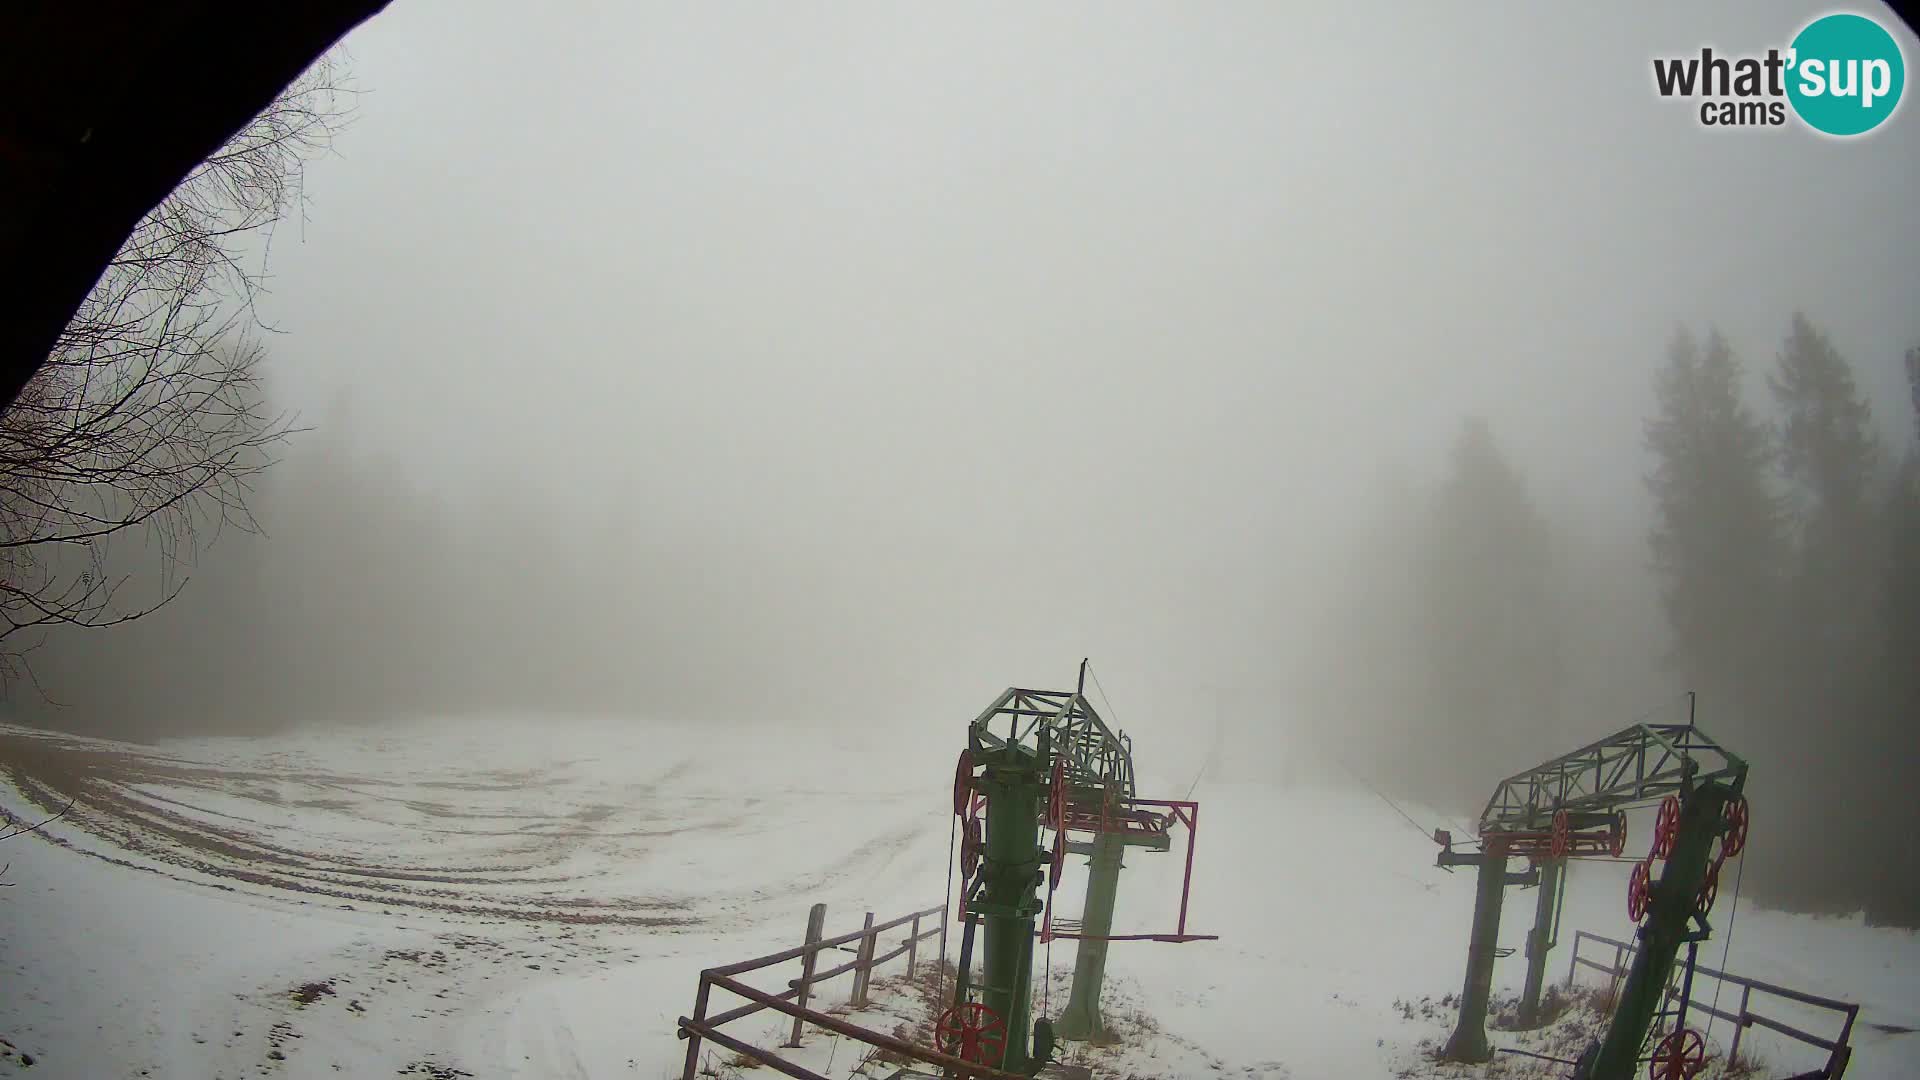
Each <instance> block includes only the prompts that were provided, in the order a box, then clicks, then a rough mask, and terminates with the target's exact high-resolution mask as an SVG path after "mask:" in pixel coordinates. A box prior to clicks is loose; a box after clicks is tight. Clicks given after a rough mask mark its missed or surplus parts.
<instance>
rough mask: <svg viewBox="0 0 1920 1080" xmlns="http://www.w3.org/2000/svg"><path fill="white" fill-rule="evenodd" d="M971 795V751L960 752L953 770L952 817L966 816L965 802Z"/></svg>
mask: <svg viewBox="0 0 1920 1080" xmlns="http://www.w3.org/2000/svg"><path fill="white" fill-rule="evenodd" d="M972 795H973V751H971V750H962V751H960V764H959V765H958V766H956V767H955V768H954V770H953V816H954V817H966V816H967V800H968V798H969V797H970V796H972Z"/></svg>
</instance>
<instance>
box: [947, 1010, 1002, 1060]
mask: <svg viewBox="0 0 1920 1080" xmlns="http://www.w3.org/2000/svg"><path fill="white" fill-rule="evenodd" d="M933 1043H934V1045H935V1046H937V1047H939V1048H940V1052H941V1053H943V1054H951V1055H953V1056H954V1057H957V1058H959V1059H960V1060H962V1061H971V1062H973V1063H974V1064H975V1065H998V1064H1000V1060H1001V1057H1002V1056H1003V1055H1004V1054H1005V1053H1006V1050H1007V1022H1006V1021H1005V1020H1002V1019H1001V1018H1000V1014H999V1013H996V1012H994V1011H993V1010H992V1009H989V1008H987V1007H986V1006H985V1005H982V1004H980V1003H979V1002H977V1001H969V1002H967V1003H966V1004H964V1005H955V1006H953V1007H951V1008H949V1009H948V1010H947V1011H946V1012H943V1013H941V1014H940V1018H939V1019H938V1020H935V1021H934V1022H933Z"/></svg>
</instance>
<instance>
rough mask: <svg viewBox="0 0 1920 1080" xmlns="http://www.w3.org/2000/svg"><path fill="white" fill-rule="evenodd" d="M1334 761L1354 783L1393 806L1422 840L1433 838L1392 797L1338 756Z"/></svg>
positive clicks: (1427, 830) (1431, 833)
mask: <svg viewBox="0 0 1920 1080" xmlns="http://www.w3.org/2000/svg"><path fill="white" fill-rule="evenodd" d="M1335 761H1336V763H1338V764H1339V766H1340V768H1341V769H1342V770H1343V771H1345V772H1346V774H1347V775H1348V776H1351V777H1353V779H1354V782H1355V783H1357V784H1359V785H1360V786H1361V787H1363V788H1366V789H1367V790H1368V791H1371V792H1373V794H1374V795H1375V796H1376V797H1377V798H1379V800H1380V801H1381V802H1383V803H1386V804H1387V805H1388V806H1391V807H1393V812H1394V813H1396V814H1399V815H1400V816H1401V818H1403V819H1405V821H1406V823H1407V824H1408V825H1411V826H1413V831H1414V832H1417V833H1419V834H1420V837H1421V839H1423V840H1432V839H1433V832H1432V830H1430V829H1428V828H1426V827H1425V826H1423V825H1421V824H1420V823H1419V822H1417V821H1415V820H1413V816H1412V815H1410V814H1408V813H1407V812H1406V811H1405V810H1402V809H1400V804H1399V803H1397V802H1394V801H1393V800H1392V799H1389V798H1387V796H1386V794H1385V793H1384V792H1382V791H1381V790H1380V789H1379V788H1377V787H1374V786H1373V785H1372V784H1370V783H1368V782H1367V781H1366V780H1365V779H1364V778H1363V777H1361V775H1360V774H1359V773H1358V772H1355V771H1354V769H1353V766H1351V765H1348V764H1347V763H1346V762H1345V761H1341V760H1340V759H1338V758H1336V759H1335Z"/></svg>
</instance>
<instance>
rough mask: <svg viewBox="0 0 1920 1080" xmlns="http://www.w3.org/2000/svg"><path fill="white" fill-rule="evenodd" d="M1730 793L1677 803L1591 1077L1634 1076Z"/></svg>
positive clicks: (1703, 791) (1708, 790) (1707, 790)
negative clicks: (1675, 826)
mask: <svg viewBox="0 0 1920 1080" xmlns="http://www.w3.org/2000/svg"><path fill="white" fill-rule="evenodd" d="M1732 795H1733V792H1732V791H1731V790H1730V789H1729V788H1727V787H1726V786H1724V785H1722V784H1720V783H1718V782H1709V783H1706V784H1702V785H1701V786H1700V787H1699V788H1698V789H1697V790H1695V791H1694V793H1693V794H1692V796H1691V797H1688V798H1685V799H1684V800H1683V801H1682V803H1681V807H1680V832H1679V836H1678V837H1677V838H1676V839H1675V840H1674V844H1673V854H1672V855H1670V856H1668V857H1667V863H1666V866H1665V867H1664V868H1663V869H1662V870H1661V872H1660V880H1659V881H1657V882H1655V883H1654V886H1653V895H1652V896H1651V897H1650V898H1649V899H1648V902H1647V921H1646V924H1645V925H1643V926H1642V927H1641V928H1640V948H1639V950H1638V951H1637V952H1635V953H1634V957H1633V966H1632V967H1631V968H1629V969H1628V971H1627V981H1626V983H1625V984H1624V985H1622V986H1621V988H1620V1004H1619V1006H1618V1007H1617V1008H1615V1010H1614V1013H1613V1022H1612V1023H1611V1024H1610V1025H1608V1027H1607V1036H1606V1038H1605V1039H1603V1040H1601V1043H1600V1054H1599V1056H1598V1057H1597V1058H1595V1059H1594V1063H1593V1071H1592V1072H1591V1073H1589V1074H1588V1075H1589V1076H1591V1077H1592V1078H1593V1080H1628V1078H1629V1077H1632V1076H1634V1075H1635V1073H1636V1071H1637V1067H1638V1063H1639V1058H1640V1047H1641V1044H1643V1043H1645V1042H1646V1041H1647V1031H1648V1029H1650V1028H1651V1027H1652V1026H1653V1018H1654V1014H1655V1013H1657V1012H1659V1010H1660V997H1661V993H1662V990H1663V988H1664V987H1665V986H1666V985H1667V981H1668V980H1669V979H1670V978H1672V976H1673V965H1674V960H1675V958H1676V957H1677V956H1678V954H1679V952H1680V946H1681V945H1682V944H1684V943H1685V942H1686V941H1687V940H1688V939H1689V938H1690V937H1691V936H1692V935H1691V934H1689V932H1688V929H1687V924H1688V923H1689V922H1690V921H1691V920H1692V916H1693V909H1694V905H1695V903H1696V902H1697V898H1698V896H1699V894H1700V885H1701V883H1702V882H1703V881H1705V880H1706V876H1707V854H1708V852H1709V851H1711V850H1712V848H1713V838H1714V837H1715V836H1716V835H1718V834H1719V832H1720V828H1721V824H1720V816H1721V814H1722V812H1723V808H1724V807H1725V806H1726V803H1727V799H1728V798H1730V797H1731V796H1732Z"/></svg>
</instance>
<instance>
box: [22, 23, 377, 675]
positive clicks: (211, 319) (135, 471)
mask: <svg viewBox="0 0 1920 1080" xmlns="http://www.w3.org/2000/svg"><path fill="white" fill-rule="evenodd" d="M347 97H348V91H346V90H344V89H343V88H342V87H341V85H340V81H339V79H338V77H337V74H336V69H335V67H334V66H333V64H332V62H331V61H330V60H328V59H324V58H323V59H322V60H321V61H320V62H319V63H318V64H316V65H314V67H313V68H311V69H309V70H308V71H307V73H306V74H305V75H303V76H302V77H301V78H300V79H299V80H297V81H296V82H295V83H294V84H293V85H292V86H290V87H288V88H287V89H286V91H284V92H283V93H282V94H281V95H280V97H279V98H277V99H276V100H275V101H274V102H273V104H272V105H270V106H268V108H267V109H266V110H265V111H263V112H262V113H261V114H260V115H259V116H257V117H255V118H254V120H253V122H252V123H250V124H249V125H247V126H246V127H245V128H243V129H242V130H241V131H240V132H239V133H238V134H237V135H235V136H234V138H233V139H232V140H231V141H229V142H228V144H227V145H226V146H225V147H223V148H222V149H221V150H220V152H219V153H217V154H215V155H214V156H213V157H211V158H209V159H207V160H206V161H205V162H204V163H202V164H201V165H200V167H199V168H197V169H195V170H194V171H193V172H192V173H191V174H189V175H188V177H187V179H186V181H185V182H184V183H183V184H181V186H180V187H179V188H177V189H176V190H175V191H174V192H173V194H172V195H170V196H168V198H167V199H166V200H165V201H163V202H162V203H161V204H160V205H159V206H157V207H155V208H154V210H153V211H152V212H151V213H149V214H148V215H147V216H146V217H145V218H144V219H142V221H141V222H140V224H139V226H138V227H137V228H136V229H135V230H134V232H133V234H132V235H131V236H130V237H129V238H128V239H127V242H126V244H125V245H124V246H123V247H122V248H121V250H120V252H119V254H118V255H117V256H116V257H115V258H114V260H113V261H112V262H111V263H110V264H109V266H108V268H107V271H106V273H105V274H103V275H102V276H101V278H100V280H99V281H98V282H97V283H96V284H95V286H94V288H93V291H92V292H91V293H90V294H89V296H88V298H87V302H86V303H85V304H84V305H83V306H82V307H81V309H80V311H79V312H78V313H77V314H76V315H75V317H74V319H73V320H72V322H71V323H69V324H68V326H67V327H66V329H65V331H64V332H63V333H62V334H61V335H60V338H59V341H58V343H57V345H56V347H55V349H54V351H53V353H52V354H51V355H49V357H48V358H47V362H46V364H45V365H44V366H43V367H42V368H41V369H40V371H39V373H38V374H37V375H35V376H34V378H33V379H32V380H31V381H30V382H29V383H28V384H27V386H26V388H25V390H23V391H22V393H21V394H20V396H19V397H18V398H17V399H16V400H15V402H14V404H13V405H12V406H11V407H10V408H8V409H7V410H6V412H5V414H4V415H0V689H5V690H7V691H10V690H11V688H12V687H13V686H14V685H15V684H16V683H18V682H19V681H20V680H22V679H23V678H24V679H26V680H27V681H28V682H30V683H31V684H32V685H34V686H36V687H37V686H38V683H37V681H34V680H33V678H32V671H31V668H30V666H29V665H28V664H27V656H28V655H29V654H30V653H31V652H32V651H33V648H34V647H36V646H37V644H38V643H39V642H40V641H41V640H44V638H43V635H44V633H45V632H46V631H47V630H49V629H51V628H53V627H58V626H70V627H84V628H101V627H109V626H117V625H120V624H122V623H126V622H130V621H132V620H134V619H138V618H141V617H142V616H145V615H148V614H151V613H152V612H154V611H156V610H158V609H159V608H161V607H163V606H164V605H166V604H167V603H169V602H171V601H172V600H173V599H174V598H175V597H177V596H178V595H179V594H180V590H181V589H182V588H183V587H184V586H185V584H186V579H185V577H182V576H178V575H177V573H176V570H177V567H178V566H179V565H180V563H181V560H182V559H185V558H189V557H190V556H191V555H192V554H193V553H194V552H195V550H196V549H197V546H198V544H199V542H200V540H201V539H202V538H203V537H204V536H205V535H206V534H207V533H208V532H209V530H218V529H220V528H223V527H227V526H232V527H235V528H239V529H242V530H245V531H256V530H257V529H258V524H257V523H256V522H255V521H254V519H253V516H252V514H251V513H250V512H249V511H248V508H247V500H248V496H249V495H250V494H251V493H252V490H253V488H252V480H253V478H254V477H255V475H256V474H258V473H259V472H260V471H262V470H263V469H266V468H268V467H269V466H271V465H272V464H274V461H275V457H274V450H275V448H276V447H277V446H278V445H279V444H281V443H282V442H283V441H284V440H285V439H286V437H287V436H288V435H289V434H291V433H292V432H293V431H294V430H295V429H294V427H293V426H292V422H291V418H290V417H289V416H287V415H286V414H284V413H274V412H271V411H270V410H269V409H267V408H266V406H265V403H264V394H263V392H262V388H261V384H260V377H259V371H260V366H261V361H262V359H263V357H264V355H265V351H264V349H263V348H262V346H261V345H260V343H259V340H258V339H257V337H256V336H255V333H254V332H255V331H257V330H263V329H267V328H266V327H265V325H264V323H263V322H262V321H261V319H260V318H259V316H258V314H257V312H256V310H255V300H256V299H257V297H258V295H259V294H260V292H261V290H262V288H263V280H264V279H263V275H264V271H263V270H262V269H261V268H260V267H258V266H257V265H254V264H253V263H252V262H250V260H251V259H257V258H260V257H263V254H262V253H263V252H264V250H265V248H266V246H267V241H268V240H269V238H270V236H271V232H272V229H273V227H274V225H275V224H276V223H277V222H279V221H281V220H283V219H284V218H285V217H286V216H287V215H288V214H289V213H290V212H292V211H294V210H295V209H296V208H297V207H298V206H299V205H300V203H301V195H300V191H299V186H298V181H299V176H300V172H299V170H300V165H301V162H302V161H303V160H305V159H306V158H308V157H311V156H313V155H315V154H317V153H319V152H320V151H322V150H324V149H325V148H326V147H327V146H329V145H330V143H331V140H332V138H333V136H334V135H335V134H336V133H337V132H338V131H339V130H340V128H341V127H342V126H344V124H345V123H346V122H347V121H348V120H349V119H350V117H351V108H350V107H349V104H348V103H347ZM135 532H137V534H138V538H139V541H140V548H139V553H150V555H151V556H153V557H157V559H158V561H159V566H160V571H161V579H160V582H159V588H158V590H157V593H156V594H155V595H153V596H147V597H142V598H139V599H137V600H136V599H128V598H127V597H125V596H123V594H122V587H123V586H125V585H127V583H128V581H129V580H130V578H131V575H130V574H129V573H126V572H122V571H117V570H115V569H113V567H124V566H125V560H124V559H110V552H109V545H110V544H111V542H112V541H114V540H115V539H117V538H120V537H121V536H122V535H123V534H129V533H135Z"/></svg>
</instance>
